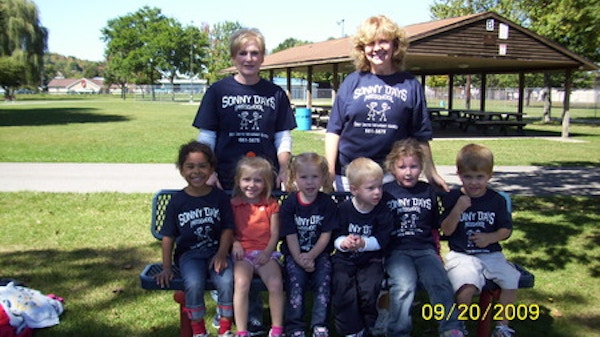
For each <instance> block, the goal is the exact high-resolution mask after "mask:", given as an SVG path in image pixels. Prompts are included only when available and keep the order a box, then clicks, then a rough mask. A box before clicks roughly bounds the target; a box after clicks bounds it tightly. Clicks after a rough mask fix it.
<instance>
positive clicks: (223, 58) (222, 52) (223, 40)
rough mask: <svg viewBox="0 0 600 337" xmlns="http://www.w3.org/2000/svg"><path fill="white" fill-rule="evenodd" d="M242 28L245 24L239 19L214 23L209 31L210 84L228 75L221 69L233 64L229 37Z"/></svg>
mask: <svg viewBox="0 0 600 337" xmlns="http://www.w3.org/2000/svg"><path fill="white" fill-rule="evenodd" d="M241 28H243V26H242V25H241V24H240V23H239V22H237V21H236V22H231V21H225V22H220V23H216V24H214V25H213V26H212V28H210V30H209V31H208V40H209V45H210V49H209V51H208V55H207V62H206V75H205V78H206V80H207V81H208V83H209V84H210V83H214V82H216V81H218V80H220V79H223V78H225V77H227V76H228V74H222V73H220V71H221V70H223V69H227V68H229V67H231V66H233V63H232V61H231V52H230V51H229V37H230V36H231V35H232V34H233V33H234V32H235V31H236V30H238V29H241Z"/></svg>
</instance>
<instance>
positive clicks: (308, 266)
mask: <svg viewBox="0 0 600 337" xmlns="http://www.w3.org/2000/svg"><path fill="white" fill-rule="evenodd" d="M299 260H300V262H299V264H300V266H301V267H302V268H304V270H306V271H307V272H309V273H312V272H313V271H315V260H314V259H313V258H312V256H310V254H308V253H301V254H300V256H299Z"/></svg>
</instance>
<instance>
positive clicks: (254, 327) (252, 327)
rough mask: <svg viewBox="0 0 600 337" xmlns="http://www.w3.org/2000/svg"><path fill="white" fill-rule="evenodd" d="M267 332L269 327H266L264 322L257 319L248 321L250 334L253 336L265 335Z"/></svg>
mask: <svg viewBox="0 0 600 337" xmlns="http://www.w3.org/2000/svg"><path fill="white" fill-rule="evenodd" d="M266 333H267V328H265V326H264V325H262V323H260V322H258V321H256V320H250V321H249V322H248V334H250V336H251V337H257V336H263V335H265V334H266Z"/></svg>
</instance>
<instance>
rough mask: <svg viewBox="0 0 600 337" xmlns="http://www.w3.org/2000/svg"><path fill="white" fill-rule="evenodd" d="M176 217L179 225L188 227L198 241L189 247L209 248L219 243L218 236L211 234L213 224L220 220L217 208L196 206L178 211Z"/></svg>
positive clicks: (219, 212)
mask: <svg viewBox="0 0 600 337" xmlns="http://www.w3.org/2000/svg"><path fill="white" fill-rule="evenodd" d="M177 218H178V220H179V227H182V228H183V227H187V228H189V229H190V230H192V231H193V233H194V235H195V236H196V241H197V242H198V243H197V244H195V245H194V246H192V247H190V248H192V249H194V248H200V247H206V248H211V247H214V246H217V245H218V244H219V242H218V238H216V237H214V236H215V235H214V234H213V230H214V227H215V225H216V224H217V223H220V221H221V211H220V210H219V209H218V208H215V207H203V208H196V209H194V210H189V211H186V212H181V213H179V215H178V216H177Z"/></svg>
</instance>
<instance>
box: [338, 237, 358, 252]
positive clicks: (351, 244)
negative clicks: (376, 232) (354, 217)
mask: <svg viewBox="0 0 600 337" xmlns="http://www.w3.org/2000/svg"><path fill="white" fill-rule="evenodd" d="M361 240H362V239H361V237H360V236H358V235H356V234H350V235H348V236H347V237H346V238H345V239H344V241H343V242H342V244H341V246H342V248H343V249H346V250H352V251H355V250H358V249H359V248H360V247H361Z"/></svg>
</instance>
